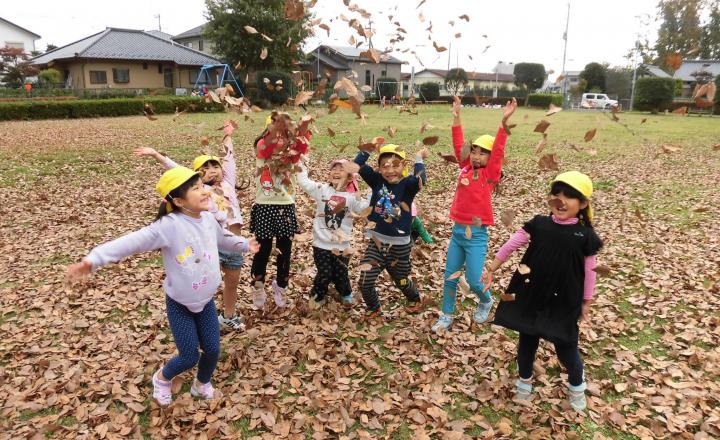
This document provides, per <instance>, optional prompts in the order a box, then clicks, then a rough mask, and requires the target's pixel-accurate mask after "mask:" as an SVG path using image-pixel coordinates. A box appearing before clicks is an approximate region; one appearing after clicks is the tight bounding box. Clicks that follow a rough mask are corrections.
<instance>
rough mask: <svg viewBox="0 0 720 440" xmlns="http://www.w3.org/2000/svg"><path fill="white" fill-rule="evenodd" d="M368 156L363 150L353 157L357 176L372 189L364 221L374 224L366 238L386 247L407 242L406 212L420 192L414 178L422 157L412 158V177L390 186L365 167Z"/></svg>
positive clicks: (408, 217) (408, 215) (421, 167)
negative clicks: (369, 209)
mask: <svg viewBox="0 0 720 440" xmlns="http://www.w3.org/2000/svg"><path fill="white" fill-rule="evenodd" d="M369 157H370V154H369V153H367V152H365V151H361V152H360V153H358V155H357V156H356V157H355V163H356V164H358V165H360V171H359V174H360V177H362V179H363V180H364V181H365V183H367V184H368V186H369V187H370V189H372V196H371V198H370V206H372V207H373V210H372V212H371V213H370V215H369V216H368V220H370V221H372V222H375V228H374V229H373V230H372V231H370V232H369V235H370V236H371V237H374V238H377V239H378V240H380V241H381V242H382V243H387V244H393V245H402V244H407V243H410V232H411V231H410V230H411V224H412V215H411V212H410V210H411V205H412V202H413V200H414V199H415V195H416V194H417V193H418V191H420V178H419V177H417V175H419V174H420V173H422V172H423V171H424V170H425V165H424V164H423V162H422V158H420V157H416V158H415V166H414V172H413V174H411V175H408V176H406V177H404V178H402V179H401V180H400V181H399V182H397V183H390V182H388V181H387V180H385V178H383V176H382V174H380V173H379V172H377V171H375V170H374V169H373V168H372V167H371V166H369V165H367V164H366V162H367V160H368V158H369Z"/></svg>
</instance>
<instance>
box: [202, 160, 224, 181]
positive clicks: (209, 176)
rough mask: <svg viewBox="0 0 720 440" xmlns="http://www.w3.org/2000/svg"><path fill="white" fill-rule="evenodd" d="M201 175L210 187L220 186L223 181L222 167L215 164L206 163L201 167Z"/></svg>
mask: <svg viewBox="0 0 720 440" xmlns="http://www.w3.org/2000/svg"><path fill="white" fill-rule="evenodd" d="M200 175H201V176H202V181H203V183H204V184H206V185H210V186H212V185H216V184H220V182H222V180H223V170H222V167H221V166H220V165H219V164H217V163H215V162H205V164H203V166H202V167H200Z"/></svg>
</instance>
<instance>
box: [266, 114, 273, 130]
mask: <svg viewBox="0 0 720 440" xmlns="http://www.w3.org/2000/svg"><path fill="white" fill-rule="evenodd" d="M270 124H272V115H268V117H267V118H265V128H268V127H269V126H270Z"/></svg>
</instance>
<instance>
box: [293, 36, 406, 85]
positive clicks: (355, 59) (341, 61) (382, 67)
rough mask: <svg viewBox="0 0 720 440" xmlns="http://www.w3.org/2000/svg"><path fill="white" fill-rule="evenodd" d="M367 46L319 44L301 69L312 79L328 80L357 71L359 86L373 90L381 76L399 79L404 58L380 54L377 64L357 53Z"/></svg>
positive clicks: (309, 53)
mask: <svg viewBox="0 0 720 440" xmlns="http://www.w3.org/2000/svg"><path fill="white" fill-rule="evenodd" d="M366 50H367V49H363V48H357V47H352V46H349V47H346V46H329V45H324V44H323V45H320V46H318V47H317V48H315V49H314V50H312V51H311V52H308V54H307V61H306V62H303V63H301V64H300V68H301V69H302V70H303V71H304V72H308V73H309V75H310V78H311V79H312V80H316V79H317V78H318V77H324V78H328V79H329V80H330V81H331V82H333V81H337V80H339V79H340V78H342V77H345V76H348V75H351V74H352V72H355V73H356V74H357V78H356V81H357V83H358V84H359V85H361V86H363V85H367V86H370V87H372V88H373V90H374V89H375V85H376V83H377V80H378V79H379V78H380V77H383V76H385V77H390V78H395V80H397V81H398V82H400V75H401V72H400V66H402V64H403V61H401V60H399V59H397V58H395V57H393V56H390V55H381V56H380V63H375V61H374V60H372V59H371V58H367V57H363V56H361V55H360V54H361V53H362V52H364V51H366Z"/></svg>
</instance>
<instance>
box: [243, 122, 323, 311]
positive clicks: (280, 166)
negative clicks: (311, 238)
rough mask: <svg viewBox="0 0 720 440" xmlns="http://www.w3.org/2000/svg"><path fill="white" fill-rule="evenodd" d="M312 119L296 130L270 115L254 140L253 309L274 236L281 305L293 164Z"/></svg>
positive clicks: (281, 303)
mask: <svg viewBox="0 0 720 440" xmlns="http://www.w3.org/2000/svg"><path fill="white" fill-rule="evenodd" d="M311 121H312V119H311V118H307V117H305V118H303V120H302V121H301V123H300V124H299V125H298V126H297V127H295V125H294V123H293V121H292V120H291V119H290V116H289V115H288V114H287V113H277V112H273V113H272V115H271V116H270V117H268V119H267V120H266V128H265V131H264V132H263V133H262V134H261V135H260V137H258V138H257V139H256V141H255V156H256V165H257V172H256V179H255V183H256V186H257V191H256V194H255V204H254V205H253V207H252V210H251V212H250V232H252V233H254V234H255V237H256V238H257V240H258V242H259V243H260V251H259V252H258V253H257V254H255V257H254V258H253V262H252V268H251V270H250V272H251V275H252V279H253V304H254V306H255V308H256V309H262V308H263V306H264V305H265V299H266V295H265V275H266V271H267V263H268V260H269V259H270V253H271V252H272V246H273V238H275V246H276V247H277V249H278V251H279V253H278V256H277V260H276V264H277V274H276V277H275V280H274V281H273V282H272V290H273V299H274V300H275V305H276V306H277V307H279V308H282V307H285V305H286V302H285V298H284V295H285V289H286V288H287V285H288V281H289V279H290V257H291V254H292V237H293V236H294V235H295V234H296V233H297V232H298V224H297V218H296V217H295V193H294V190H293V185H294V183H295V180H296V177H295V173H296V171H297V169H296V164H297V162H298V161H299V160H300V156H301V155H303V154H305V153H306V152H307V151H308V145H309V142H310V138H311V136H312V134H311V132H310V131H309V130H308V126H309V124H310V122H311Z"/></svg>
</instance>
